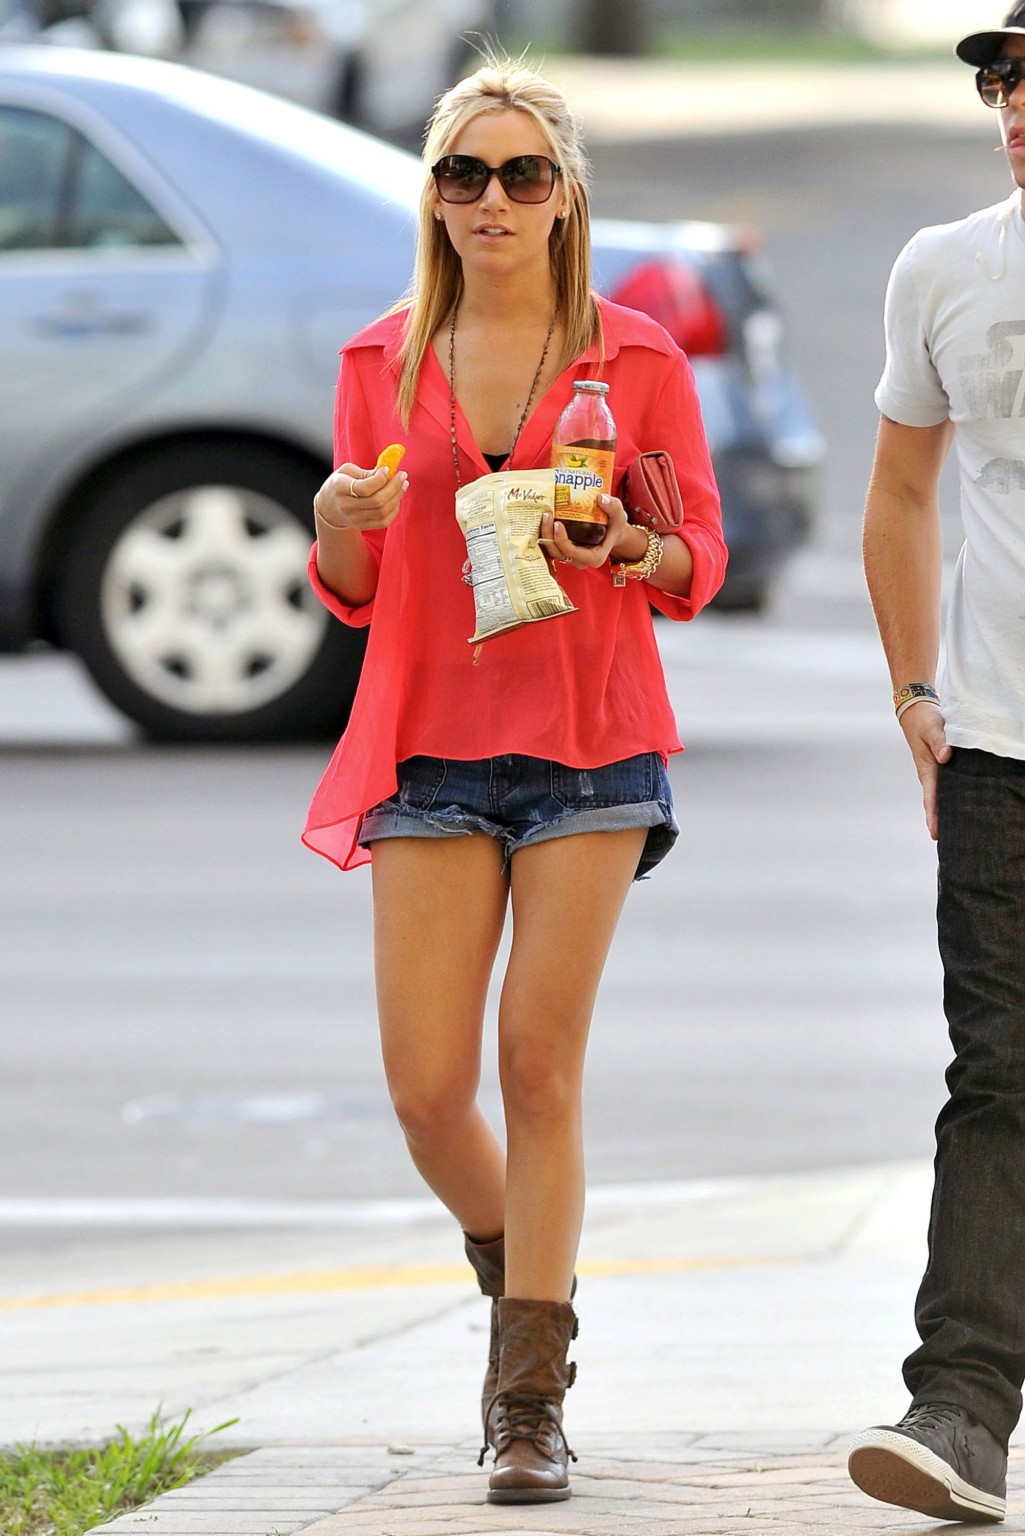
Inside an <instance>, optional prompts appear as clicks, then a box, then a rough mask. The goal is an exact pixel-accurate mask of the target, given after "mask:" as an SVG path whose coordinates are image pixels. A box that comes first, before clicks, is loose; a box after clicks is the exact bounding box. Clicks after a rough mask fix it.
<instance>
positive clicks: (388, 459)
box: [376, 443, 406, 480]
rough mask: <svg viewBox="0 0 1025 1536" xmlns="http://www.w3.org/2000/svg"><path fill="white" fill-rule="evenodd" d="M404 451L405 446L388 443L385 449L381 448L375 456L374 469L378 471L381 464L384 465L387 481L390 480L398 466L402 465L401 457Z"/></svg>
mask: <svg viewBox="0 0 1025 1536" xmlns="http://www.w3.org/2000/svg"><path fill="white" fill-rule="evenodd" d="M405 451H406V449H405V446H404V445H403V444H402V443H389V444H388V446H387V448H382V449H381V451H380V453H379V454H378V455H377V466H376V467H377V468H378V469H380V467H381V465H382V464H384V465H386V466H387V469H388V479H389V480H390V479H391V477H392V475H394V473H395V471H396V470H397V469H398V467H399V465H400V464H401V463H402V457H403V454H404V453H405Z"/></svg>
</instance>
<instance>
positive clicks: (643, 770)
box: [359, 752, 680, 880]
mask: <svg viewBox="0 0 1025 1536" xmlns="http://www.w3.org/2000/svg"><path fill="white" fill-rule="evenodd" d="M396 773H397V775H398V781H399V787H398V790H397V791H396V793H395V794H394V795H392V796H390V797H389V799H387V800H382V801H381V803H380V804H379V805H375V806H372V807H371V809H370V810H369V811H367V812H366V814H365V815H364V817H363V820H362V823H361V825H360V831H359V842H360V846H361V847H363V848H366V847H369V845H370V844H371V843H373V842H374V841H375V840H376V839H377V838H381V837H459V836H461V835H465V834H467V833H469V832H486V833H487V834H488V836H489V837H495V838H497V839H498V841H499V842H500V843H501V844H502V850H503V854H504V867H505V868H506V869H508V867H509V860H510V859H511V857H512V855H513V854H514V853H515V852H516V850H517V849H518V848H529V847H530V846H531V845H532V844H534V843H545V842H549V841H550V840H551V839H552V838H554V837H570V836H572V835H573V834H574V833H576V832H622V831H624V830H626V829H627V828H630V827H647V828H648V840H647V842H646V843H645V845H644V851H643V853H642V854H641V860H640V863H639V864H638V866H637V873H636V875H635V876H634V878H635V879H636V880H641V879H643V878H644V876H645V875H647V874H649V873H650V872H651V870H653V869H654V868H655V865H656V864H658V863H660V862H661V860H662V859H664V858H665V856H666V854H667V853H668V852H669V850H670V848H671V847H672V846H673V844H674V843H675V841H676V839H677V837H678V836H679V834H680V829H679V827H678V826H677V824H676V818H675V816H674V814H673V792H672V789H671V787H670V784H669V775H668V773H667V772H666V769H665V765H664V764H663V762H662V759H661V758H660V757H659V755H658V753H657V752H641V753H639V754H638V756H636V757H626V758H623V759H622V761H621V762H618V763H606V764H605V765H604V766H603V767H601V768H567V767H566V766H565V764H563V763H553V762H550V761H549V760H548V759H547V758H544V757H524V756H522V755H520V754H519V753H509V754H506V755H504V756H502V757H483V758H475V759H473V760H472V761H469V762H466V761H461V760H459V759H458V758H445V757H409V758H406V760H405V762H402V763H399V765H398V767H397V769H396Z"/></svg>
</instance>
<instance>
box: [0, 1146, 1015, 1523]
mask: <svg viewBox="0 0 1025 1536" xmlns="http://www.w3.org/2000/svg"><path fill="white" fill-rule="evenodd" d="M928 1191H929V1169H928V1167H927V1166H926V1165H925V1164H901V1165H890V1166H884V1167H877V1168H862V1169H853V1170H846V1171H844V1170H841V1171H834V1172H828V1173H816V1174H805V1175H794V1176H786V1177H774V1178H766V1179H731V1180H711V1181H705V1182H702V1183H695V1184H675V1185H654V1186H652V1185H637V1186H613V1187H609V1188H606V1189H598V1190H595V1191H594V1192H593V1193H592V1196H591V1200H590V1204H589V1207H588V1217H587V1222H586V1228H585V1236H584V1242H583V1246H582V1251H581V1262H580V1290H579V1293H578V1297H577V1309H578V1312H579V1314H580V1318H581V1331H580V1337H579V1339H578V1340H577V1342H576V1344H575V1346H574V1350H573V1353H574V1355H575V1358H576V1359H577V1361H578V1365H579V1373H580V1374H579V1379H578V1382H577V1385H576V1386H575V1387H574V1389H573V1391H572V1393H571V1394H570V1395H569V1398H568V1399H567V1414H566V1423H567V1431H568V1435H569V1439H570V1443H571V1444H572V1445H573V1446H574V1448H575V1450H576V1451H577V1453H578V1455H579V1457H580V1461H579V1464H578V1466H577V1468H576V1469H575V1471H574V1490H575V1494H574V1498H573V1499H571V1500H570V1501H569V1502H568V1503H565V1504H562V1505H554V1506H551V1505H550V1506H547V1507H545V1506H537V1507H534V1508H532V1509H502V1508H496V1507H492V1506H488V1505H486V1504H485V1501H484V1494H485V1490H486V1472H485V1471H480V1470H478V1469H477V1466H476V1451H477V1441H476V1438H475V1436H476V1431H477V1424H476V1410H477V1400H478V1397H477V1394H478V1392H479V1379H480V1376H481V1374H482V1369H483V1361H484V1355H485V1351H486V1337H487V1333H486V1330H487V1306H486V1303H485V1302H484V1301H483V1300H482V1298H481V1297H480V1296H479V1295H478V1294H477V1293H476V1291H475V1289H474V1287H473V1284H472V1283H471V1279H470V1274H469V1270H468V1268H467V1267H466V1266H465V1264H464V1263H463V1262H462V1261H461V1257H460V1254H459V1240H458V1234H457V1233H456V1232H455V1231H454V1230H453V1228H452V1225H451V1222H450V1221H449V1219H448V1218H447V1217H445V1216H444V1215H443V1213H440V1211H439V1209H438V1208H437V1207H434V1206H432V1205H431V1204H430V1203H429V1202H426V1201H425V1202H409V1201H407V1202H402V1203H398V1202H396V1203H395V1208H394V1209H393V1208H392V1207H391V1206H390V1205H389V1204H388V1203H377V1204H374V1205H367V1206H366V1207H358V1206H347V1207H341V1206H339V1207H337V1208H331V1207H324V1208H322V1209H321V1210H320V1211H319V1212H318V1211H316V1210H314V1209H312V1208H306V1209H305V1210H299V1211H293V1212H292V1213H291V1218H290V1216H289V1211H288V1208H287V1207H281V1208H275V1207H270V1206H265V1207H260V1208H256V1207H252V1208H249V1209H247V1208H246V1207H244V1206H240V1205H235V1206H233V1207H231V1208H230V1209H229V1208H224V1209H223V1210H221V1211H220V1215H218V1203H217V1202H209V1203H208V1204H209V1209H206V1218H204V1214H203V1213H204V1209H205V1208H204V1207H203V1205H202V1203H201V1202H197V1203H196V1204H195V1208H194V1210H193V1212H192V1216H191V1220H192V1224H193V1230H192V1231H191V1232H190V1231H183V1232H165V1233H163V1234H162V1233H161V1232H160V1230H159V1225H160V1211H159V1202H153V1203H151V1206H150V1207H148V1208H147V1210H146V1211H145V1212H141V1213H140V1212H138V1211H137V1212H136V1213H135V1217H136V1218H139V1219H141V1218H142V1217H143V1216H144V1217H145V1221H146V1222H147V1223H148V1225H147V1226H146V1227H145V1229H141V1228H136V1229H128V1230H122V1231H121V1232H120V1233H118V1232H112V1231H107V1232H102V1231H96V1230H93V1228H91V1227H89V1226H85V1225H83V1226H81V1227H80V1229H79V1230H78V1231H77V1232H74V1231H71V1230H67V1231H65V1232H64V1233H63V1234H59V1233H54V1232H52V1231H49V1232H45V1233H44V1232H40V1233H38V1234H37V1235H36V1236H35V1237H33V1235H32V1233H31V1231H24V1230H23V1231H22V1232H21V1233H20V1234H19V1241H18V1244H11V1245H9V1246H8V1248H7V1254H6V1257H5V1260H4V1263H3V1269H2V1281H3V1283H2V1289H0V1356H2V1358H3V1360H4V1392H3V1394H2V1402H0V1441H6V1442H8V1443H10V1442H11V1441H13V1440H16V1439H20V1440H25V1439H30V1438H33V1436H34V1437H35V1438H36V1440H37V1441H38V1442H40V1443H44V1442H47V1441H61V1440H73V1441H83V1440H90V1439H100V1438H104V1437H105V1436H106V1435H108V1434H109V1433H110V1431H111V1430H112V1428H113V1426H114V1425H115V1424H118V1423H120V1424H125V1425H127V1426H128V1427H129V1428H132V1429H135V1430H138V1429H139V1428H141V1427H142V1426H143V1425H144V1424H145V1423H146V1421H147V1419H148V1418H149V1415H150V1414H151V1413H152V1412H153V1410H154V1408H155V1407H156V1405H157V1404H158V1403H160V1404H162V1405H163V1409H164V1412H165V1414H166V1415H167V1416H168V1417H171V1416H174V1415H177V1414H180V1413H181V1412H183V1411H184V1410H185V1409H186V1408H191V1409H192V1410H193V1419H192V1425H193V1426H194V1427H196V1428H204V1427H212V1426H214V1425H217V1424H220V1423H222V1422H223V1421H224V1420H226V1419H228V1418H231V1417H234V1416H236V1415H237V1416H238V1419H239V1422H238V1424H237V1425H236V1426H235V1427H234V1428H232V1429H231V1430H228V1431H226V1432H225V1433H223V1434H222V1435H219V1436H218V1443H221V1444H229V1443H230V1444H233V1445H236V1446H239V1447H244V1448H246V1449H247V1450H248V1451H249V1452H250V1454H247V1455H245V1456H242V1457H240V1458H239V1459H238V1460H236V1461H233V1462H231V1463H230V1464H228V1465H226V1466H225V1467H224V1468H223V1469H221V1470H220V1471H218V1472H217V1473H215V1474H214V1475H212V1476H210V1477H208V1478H206V1479H204V1480H202V1481H201V1482H199V1483H196V1484H194V1485H193V1486H192V1487H190V1488H188V1489H186V1490H183V1491H181V1492H179V1493H175V1494H170V1495H165V1496H164V1497H163V1498H161V1499H158V1500H157V1501H156V1502H155V1503H154V1504H152V1505H151V1506H149V1507H148V1508H147V1509H145V1510H143V1511H138V1512H136V1513H135V1514H133V1515H129V1516H125V1517H122V1518H121V1519H119V1520H117V1521H115V1522H113V1523H112V1524H111V1525H109V1526H107V1527H104V1528H103V1529H104V1532H105V1533H106V1536H114V1533H117V1536H127V1533H129V1532H139V1531H145V1532H148V1533H152V1536H273V1533H275V1532H277V1533H279V1536H286V1533H289V1536H290V1533H291V1532H295V1531H306V1530H310V1531H313V1532H316V1533H317V1536H364V1533H366V1536H370V1533H373V1536H389V1533H390V1536H400V1533H401V1536H433V1533H436V1532H437V1533H440V1532H456V1533H465V1536H470V1533H476V1532H483V1531H488V1532H491V1531H502V1532H506V1531H524V1532H527V1531H530V1532H542V1533H543V1532H555V1531H559V1532H563V1531H566V1532H571V1531H572V1532H591V1533H595V1536H599V1533H600V1536H611V1533H613V1532H617V1533H618V1532H622V1531H632V1530H638V1531H640V1530H652V1531H680V1532H688V1533H691V1532H693V1533H705V1532H707V1533H712V1532H715V1533H726V1532H732V1531H734V1530H744V1531H752V1530H757V1529H770V1528H771V1529H772V1530H773V1531H780V1532H789V1531H793V1532H797V1531H802V1532H803V1531H806V1530H808V1529H809V1528H811V1529H815V1530H817V1531H820V1532H821V1531H830V1532H832V1531H846V1530H852V1531H853V1530H866V1531H868V1530H889V1529H891V1528H892V1529H900V1530H909V1531H914V1530H919V1529H924V1528H926V1527H927V1526H929V1524H930V1523H929V1522H923V1521H921V1520H919V1519H917V1517H915V1516H909V1515H905V1514H902V1513H901V1512H899V1511H896V1510H890V1509H888V1508H886V1507H885V1506H882V1505H874V1504H872V1503H870V1502H869V1501H868V1500H865V1499H864V1498H862V1497H861V1495H859V1494H858V1493H857V1491H856V1490H855V1489H853V1488H852V1487H850V1486H849V1485H848V1483H847V1480H846V1475H845V1471H844V1465H845V1451H846V1444H847V1440H848V1437H849V1435H850V1434H851V1432H853V1431H854V1430H856V1429H858V1428H860V1427H862V1426H863V1425H864V1424H867V1423H873V1422H879V1421H880V1420H890V1419H892V1418H893V1417H894V1416H898V1415H899V1414H900V1413H901V1412H902V1411H903V1409H904V1406H905V1404H906V1397H905V1394H904V1391H903V1388H902V1386H901V1382H900V1375H899V1364H900V1360H901V1358H902V1356H903V1354H904V1353H905V1352H906V1350H907V1348H908V1347H909V1345H910V1344H911V1343H912V1342H913V1338H912V1328H911V1306H912V1300H913V1296H914V1290H915V1286H916V1284H917V1279H918V1274H919V1270H920V1267H921V1262H922V1256H923V1233H924V1230H925V1223H926V1217H927V1206H928ZM10 1214H11V1213H10V1212H8V1216H10ZM122 1214H123V1216H124V1219H125V1220H128V1219H129V1218H130V1216H131V1213H122ZM102 1215H103V1213H102V1212H94V1213H93V1218H92V1219H94V1220H97V1219H102ZM169 1216H170V1213H169ZM108 1217H109V1219H113V1218H112V1217H110V1215H109V1213H108ZM65 1219H66V1220H68V1221H71V1220H72V1213H71V1212H68V1213H66V1216H65ZM132 1219H135V1218H132ZM175 1219H176V1220H177V1221H178V1222H179V1224H181V1222H182V1221H183V1220H185V1219H186V1216H185V1215H184V1214H183V1212H182V1211H181V1210H180V1209H179V1210H178V1211H177V1212H176V1215H175ZM155 1275H158V1276H159V1277H160V1281H159V1284H154V1279H153V1277H154V1276H155ZM1012 1485H1013V1487H1014V1488H1015V1489H1017V1490H1019V1491H1020V1490H1022V1489H1025V1460H1023V1458H1022V1456H1021V1455H1020V1454H1018V1453H1017V1452H1016V1453H1015V1457H1014V1460H1013V1467H1012ZM1018 1502H1019V1503H1020V1504H1021V1506H1022V1507H1023V1508H1025V1499H1019V1501H1018ZM1013 1503H1014V1498H1013V1495H1012V1506H1013ZM1006 1528H1007V1529H1010V1530H1019V1529H1020V1530H1025V1523H1023V1522H1021V1521H1016V1520H1015V1519H1014V1518H1012V1520H1011V1521H1009V1522H1008V1525H1007V1527H1006Z"/></svg>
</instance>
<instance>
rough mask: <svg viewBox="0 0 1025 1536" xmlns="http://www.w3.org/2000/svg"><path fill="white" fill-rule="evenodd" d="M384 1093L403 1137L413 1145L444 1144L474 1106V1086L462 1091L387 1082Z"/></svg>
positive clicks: (456, 1087)
mask: <svg viewBox="0 0 1025 1536" xmlns="http://www.w3.org/2000/svg"><path fill="white" fill-rule="evenodd" d="M388 1089H389V1093H390V1095H391V1101H392V1108H393V1109H394V1111H395V1114H396V1117H397V1119H398V1122H399V1125H400V1126H401V1127H402V1130H403V1133H404V1135H405V1136H406V1137H407V1139H408V1140H410V1141H413V1142H417V1143H430V1142H437V1141H444V1140H446V1139H447V1138H448V1137H449V1136H451V1134H452V1133H453V1131H454V1130H455V1129H456V1128H457V1127H459V1126H460V1125H462V1124H463V1122H464V1121H465V1120H466V1118H467V1116H468V1115H469V1114H471V1113H472V1112H473V1109H474V1105H475V1102H476V1084H474V1085H473V1087H465V1086H462V1085H455V1084H453V1083H451V1082H439V1083H427V1082H423V1081H416V1080H415V1079H412V1078H409V1079H401V1080H399V1081H393V1082H389V1085H388Z"/></svg>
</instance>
